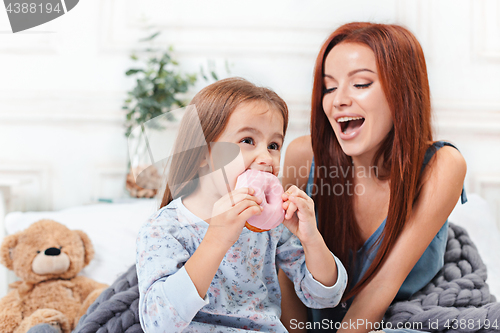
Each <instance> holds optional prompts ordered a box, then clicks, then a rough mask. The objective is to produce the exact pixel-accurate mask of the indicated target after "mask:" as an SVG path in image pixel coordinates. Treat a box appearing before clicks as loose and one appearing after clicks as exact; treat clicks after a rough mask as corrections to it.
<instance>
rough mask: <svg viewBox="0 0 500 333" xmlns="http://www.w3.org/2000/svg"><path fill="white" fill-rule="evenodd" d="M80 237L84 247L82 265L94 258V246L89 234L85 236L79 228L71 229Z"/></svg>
mask: <svg viewBox="0 0 500 333" xmlns="http://www.w3.org/2000/svg"><path fill="white" fill-rule="evenodd" d="M73 231H74V232H75V233H76V234H78V236H80V238H81V239H82V242H83V246H84V247H85V259H84V263H83V266H84V267H85V266H87V265H88V264H89V263H90V261H91V260H92V259H93V258H94V246H93V245H92V242H91V241H90V238H89V236H87V234H86V233H84V232H83V231H81V230H73Z"/></svg>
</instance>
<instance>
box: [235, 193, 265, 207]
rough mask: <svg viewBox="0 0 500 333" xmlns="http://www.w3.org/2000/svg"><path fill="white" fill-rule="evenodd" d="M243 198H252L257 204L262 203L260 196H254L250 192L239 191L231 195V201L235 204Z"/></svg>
mask: <svg viewBox="0 0 500 333" xmlns="http://www.w3.org/2000/svg"><path fill="white" fill-rule="evenodd" d="M243 200H252V201H255V202H256V203H257V204H258V205H259V204H260V203H262V199H261V198H258V197H255V196H253V195H251V194H244V193H239V194H236V195H233V201H234V204H235V205H236V204H237V203H238V202H241V201H243Z"/></svg>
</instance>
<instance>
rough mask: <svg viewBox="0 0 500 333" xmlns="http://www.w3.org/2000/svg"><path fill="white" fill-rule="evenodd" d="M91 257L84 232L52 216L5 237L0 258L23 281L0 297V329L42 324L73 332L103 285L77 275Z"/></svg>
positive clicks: (8, 332)
mask: <svg viewBox="0 0 500 333" xmlns="http://www.w3.org/2000/svg"><path fill="white" fill-rule="evenodd" d="M93 257H94V248H93V247H92V243H91V242H90V239H89V237H88V236H87V234H85V233H84V232H83V231H80V230H70V229H68V228H66V227H65V226H64V225H62V224H60V223H58V222H55V221H51V220H41V221H38V222H36V223H33V224H32V225H31V226H30V227H29V228H27V229H25V230H23V231H20V232H18V233H16V234H13V235H10V236H7V237H5V238H4V240H3V243H2V246H1V248H0V262H1V263H2V264H3V265H4V266H6V267H7V268H8V269H10V270H13V271H14V272H15V273H16V275H17V276H18V277H19V278H21V281H16V282H14V283H13V284H11V285H10V287H11V288H13V290H12V291H11V292H10V293H9V294H7V296H5V297H4V298H2V299H1V300H0V332H2V333H11V332H15V333H24V332H27V331H28V330H29V329H30V327H32V326H35V325H37V324H43V323H46V324H50V325H53V326H54V327H55V328H59V329H60V330H61V331H62V332H64V333H69V332H71V330H72V329H74V328H75V326H76V324H77V323H78V320H79V319H80V317H81V316H82V315H83V314H85V312H86V311H87V308H88V307H89V305H90V304H92V303H93V302H94V301H95V299H96V298H97V296H99V294H100V293H101V292H102V291H103V290H104V289H105V288H106V287H107V285H105V284H102V283H98V282H96V281H94V280H92V279H89V278H87V277H84V276H77V274H78V273H79V272H80V271H81V270H82V269H83V267H85V266H87V265H88V264H89V262H90V260H92V258H93Z"/></svg>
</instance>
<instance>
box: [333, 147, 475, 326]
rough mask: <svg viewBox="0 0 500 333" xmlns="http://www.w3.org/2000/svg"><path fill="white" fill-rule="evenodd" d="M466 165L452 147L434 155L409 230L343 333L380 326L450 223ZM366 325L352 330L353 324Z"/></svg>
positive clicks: (359, 300)
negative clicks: (411, 276) (434, 239)
mask: <svg viewBox="0 0 500 333" xmlns="http://www.w3.org/2000/svg"><path fill="white" fill-rule="evenodd" d="M465 173H466V164H465V160H464V158H463V157H462V155H461V154H460V153H459V152H458V150H456V149H455V148H452V147H447V146H445V147H443V148H441V149H439V150H438V151H437V152H436V154H435V155H434V157H433V159H432V160H431V163H430V164H429V165H428V167H427V168H426V170H425V174H424V175H423V177H424V178H423V179H424V180H423V182H424V183H423V186H422V189H421V192H420V195H419V197H418V199H417V200H416V202H415V204H414V206H413V211H412V214H411V216H410V219H409V220H408V222H407V224H406V226H405V227H404V229H403V231H402V232H401V234H400V236H399V239H398V240H397V242H396V244H395V246H394V248H393V249H392V251H391V253H390V254H389V255H388V257H387V259H386V261H385V262H384V264H383V265H382V267H381V269H380V271H379V272H378V273H377V274H376V275H375V277H374V278H373V279H372V280H371V281H370V283H369V284H368V285H367V286H366V287H365V288H364V289H363V290H362V291H361V292H360V293H359V294H358V295H357V296H356V297H355V298H354V301H353V303H352V305H351V307H350V308H349V310H348V312H347V314H346V316H345V317H344V321H343V326H342V327H344V328H345V329H344V328H343V329H341V330H339V332H369V331H371V330H372V329H373V328H372V329H370V323H371V324H374V323H377V322H380V321H381V320H382V318H383V316H384V313H385V312H386V311H387V308H388V307H389V305H390V304H391V302H392V301H393V299H394V297H395V296H396V294H397V292H398V290H399V288H400V287H401V285H402V284H403V282H404V280H405V279H406V277H407V276H408V274H409V273H410V271H411V270H412V268H413V266H415V264H416V263H417V261H418V260H419V259H420V257H421V256H422V254H423V253H424V251H425V249H426V248H427V247H428V246H429V244H430V243H431V241H432V239H433V238H434V237H435V236H436V234H437V232H438V231H439V229H440V228H441V227H442V226H443V224H444V223H445V222H446V220H447V218H448V216H449V215H450V213H451V211H452V210H453V208H454V207H455V204H456V203H457V200H458V198H459V197H460V193H461V191H462V186H463V181H464V178H465ZM352 322H357V323H361V322H363V323H364V324H362V325H358V326H356V328H355V329H352V326H351V327H350V326H349V323H352Z"/></svg>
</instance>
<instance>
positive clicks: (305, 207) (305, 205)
mask: <svg viewBox="0 0 500 333" xmlns="http://www.w3.org/2000/svg"><path fill="white" fill-rule="evenodd" d="M288 200H290V201H291V202H293V204H295V206H296V207H297V209H298V210H300V211H302V212H305V211H309V208H310V206H309V200H307V199H305V198H302V197H296V196H293V195H291V196H290V197H289V198H288Z"/></svg>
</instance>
